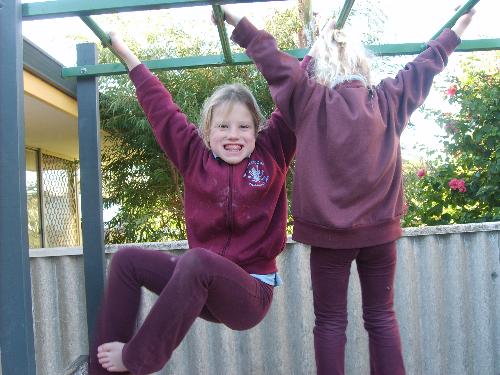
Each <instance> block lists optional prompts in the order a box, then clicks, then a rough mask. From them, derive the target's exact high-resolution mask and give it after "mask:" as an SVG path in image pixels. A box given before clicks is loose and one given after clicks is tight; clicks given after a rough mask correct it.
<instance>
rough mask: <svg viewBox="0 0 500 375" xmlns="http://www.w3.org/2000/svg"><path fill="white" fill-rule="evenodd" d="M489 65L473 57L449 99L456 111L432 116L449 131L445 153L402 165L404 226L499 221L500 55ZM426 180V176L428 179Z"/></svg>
mask: <svg viewBox="0 0 500 375" xmlns="http://www.w3.org/2000/svg"><path fill="white" fill-rule="evenodd" d="M494 54H495V56H494V57H493V59H492V61H493V62H492V63H491V64H490V65H488V66H485V64H484V60H483V62H482V63H481V64H477V66H476V64H475V63H476V62H477V61H478V60H479V59H474V57H473V58H470V59H469V60H468V62H467V63H466V64H465V65H464V72H465V76H464V77H463V78H460V79H458V78H455V79H454V82H453V84H452V85H451V86H450V88H449V89H448V90H447V92H446V93H447V100H448V101H449V102H450V103H452V104H454V105H457V106H458V107H459V110H458V112H456V113H454V114H452V113H442V112H434V113H433V114H434V115H435V116H436V117H435V118H436V121H437V122H438V124H439V125H440V126H441V127H442V128H443V129H444V130H445V131H446V135H445V136H443V139H442V144H443V146H444V150H445V152H444V155H441V156H437V157H436V156H435V153H434V151H429V152H428V154H429V155H434V156H435V157H434V158H432V162H425V161H420V162H418V163H416V164H411V163H406V164H405V165H404V175H405V199H406V204H407V207H408V213H407V215H406V216H405V217H404V218H403V225H404V226H419V225H438V224H453V223H467V222H482V221H496V220H500V198H499V197H500V192H499V187H500V158H499V153H500V63H499V61H500V59H499V58H500V53H499V52H495V53H494ZM424 177H425V178H424Z"/></svg>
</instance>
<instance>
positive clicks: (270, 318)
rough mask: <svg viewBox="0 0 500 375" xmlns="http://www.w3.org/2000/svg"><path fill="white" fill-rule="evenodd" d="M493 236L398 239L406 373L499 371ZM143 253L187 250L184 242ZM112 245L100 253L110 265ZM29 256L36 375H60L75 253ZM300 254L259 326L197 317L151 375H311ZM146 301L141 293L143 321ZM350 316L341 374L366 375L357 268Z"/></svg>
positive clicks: (423, 234)
mask: <svg viewBox="0 0 500 375" xmlns="http://www.w3.org/2000/svg"><path fill="white" fill-rule="evenodd" d="M499 231H500V223H499V222H497V223H482V224H466V225H453V226H439V227H428V228H413V229H407V230H405V234H404V236H403V237H402V238H401V239H400V240H399V241H398V243H397V248H398V266H397V267H398V268H397V274H396V290H395V292H396V311H397V315H398V319H399V322H400V330H401V337H402V341H403V349H404V358H405V364H406V368H407V373H408V374H409V375H412V374H413V375H421V374H423V375H440V374H447V375H451V374H453V375H483V374H484V375H488V374H491V375H496V374H499V373H500V353H499V348H500V288H499V285H498V284H499V278H498V275H499V274H500V269H499V260H500V251H499ZM141 246H146V247H151V248H159V249H161V251H170V252H173V253H175V254H181V253H182V252H183V251H185V249H186V243H185V242H173V243H164V244H142V245H141ZM117 248H118V247H117V246H113V247H110V248H108V251H109V253H108V255H107V258H108V260H109V258H110V257H111V255H112V253H113V252H115V251H116V250H117ZM30 257H31V275H32V276H31V280H32V293H33V301H34V303H33V308H34V321H35V338H36V342H35V347H36V361H37V374H38V375H54V374H61V373H62V369H63V368H65V367H66V366H68V365H69V364H70V363H71V362H72V361H73V360H74V359H76V358H77V357H78V356H79V355H80V354H83V353H86V351H87V349H86V347H87V338H86V316H85V298H84V285H83V283H84V277H83V269H82V268H83V257H82V254H81V249H79V248H63V249H38V250H31V252H30ZM308 257H309V247H307V246H304V245H301V244H298V243H295V242H288V244H287V248H286V250H285V251H284V252H283V254H282V255H281V256H280V257H279V259H278V265H279V269H280V274H281V276H282V277H283V279H284V282H285V284H284V285H283V286H281V287H279V288H277V289H276V291H275V298H274V301H273V305H272V307H271V309H270V311H269V313H268V315H267V317H266V318H265V319H264V321H263V322H262V323H261V324H260V325H258V326H257V327H255V328H253V329H252V330H249V331H246V332H234V331H231V330H230V329H228V328H225V327H223V326H220V325H216V324H213V323H207V322H204V321H202V320H199V321H197V322H195V324H194V326H193V328H192V329H191V331H190V332H189V334H188V335H187V337H186V339H185V340H184V342H183V343H182V344H181V345H180V347H179V348H178V349H177V350H176V351H175V353H174V355H173V357H172V359H171V361H170V362H169V363H168V364H167V366H166V368H165V369H164V370H162V372H160V373H158V374H167V373H168V374H176V375H195V374H202V375H224V374H243V375H244V374H255V375H266V374H276V375H279V374H283V375H290V374H296V375H306V374H311V375H312V374H315V364H314V350H313V339H312V327H313V324H314V316H313V312H312V293H311V285H310V277H309V258H308ZM154 298H155V297H154V296H153V295H152V294H150V293H149V292H145V294H144V304H143V306H142V310H141V316H142V317H143V316H144V315H145V314H146V313H147V311H148V309H149V308H150V307H151V305H152V303H153V302H154ZM348 309H349V327H348V343H347V349H346V374H349V375H358V374H359V375H365V374H368V373H369V364H368V358H369V357H368V343H367V336H366V333H365V331H364V329H363V325H362V318H361V316H362V312H361V301H360V287H359V282H358V280H357V272H356V267H353V268H352V276H351V283H350V289H349V306H348ZM0 372H1V371H0ZM9 375H10V374H9ZM14 375H15V374H14Z"/></svg>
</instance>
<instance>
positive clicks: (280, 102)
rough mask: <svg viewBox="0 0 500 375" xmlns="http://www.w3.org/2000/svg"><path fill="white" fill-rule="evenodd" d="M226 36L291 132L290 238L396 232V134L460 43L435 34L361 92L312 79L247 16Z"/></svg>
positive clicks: (330, 242)
mask: <svg viewBox="0 0 500 375" xmlns="http://www.w3.org/2000/svg"><path fill="white" fill-rule="evenodd" d="M232 39H233V40H234V41H235V42H237V43H238V44H239V45H241V46H242V47H244V48H246V52H247V54H248V55H249V56H250V57H251V58H252V59H253V60H254V62H255V64H256V65H257V68H258V69H259V70H260V71H261V72H262V74H263V75H264V77H265V78H266V80H267V81H268V83H269V87H270V90H271V95H272V97H273V99H274V102H275V103H276V105H277V106H278V108H279V109H280V110H281V113H282V115H283V117H284V119H285V123H286V124H288V125H289V126H290V128H291V129H292V130H293V131H294V132H295V133H296V135H297V155H296V170H295V177H294V185H293V195H292V199H293V202H292V214H293V217H294V233H293V238H294V239H295V240H297V241H300V242H304V243H306V244H310V245H314V246H319V247H327V248H358V247H366V246H374V245H377V244H382V243H386V242H390V241H394V240H395V239H397V238H398V237H400V235H401V228H400V217H401V215H402V214H403V188H402V172H401V151H400V145H399V139H400V135H401V132H402V131H403V129H404V127H405V126H406V124H407V123H408V120H409V117H410V115H411V113H412V112H413V111H414V110H415V109H416V108H417V107H418V106H420V105H421V104H422V103H423V101H424V99H425V98H426V96H427V95H428V93H429V90H430V88H431V85H432V80H433V78H434V76H435V75H436V74H438V73H439V72H441V71H442V70H443V69H444V67H445V65H446V63H447V60H448V55H449V54H450V53H451V52H452V51H453V50H454V49H455V48H456V46H457V45H458V44H459V43H460V40H459V38H458V37H457V35H456V34H455V33H454V32H453V31H452V30H449V29H446V30H444V31H443V33H442V34H441V35H440V36H439V37H438V38H437V39H436V40H433V41H430V42H429V43H428V47H427V49H426V50H425V51H424V52H422V53H421V54H420V55H418V56H417V57H416V58H415V59H414V60H413V61H412V62H410V63H408V64H407V65H406V66H405V68H404V69H402V70H401V71H399V73H398V74H397V76H396V78H387V79H384V80H382V81H381V82H380V83H379V84H378V86H376V87H374V88H373V90H372V92H371V93H369V90H368V88H367V87H365V86H364V85H363V84H362V83H361V82H360V81H349V82H346V83H344V84H340V85H338V86H336V87H334V88H328V87H325V86H323V85H320V84H318V83H317V82H316V81H315V80H314V79H311V78H309V77H308V75H307V74H306V73H304V71H303V70H302V69H300V67H299V62H298V61H297V59H295V58H294V57H292V56H290V55H287V54H286V53H283V52H280V51H279V50H278V49H277V46H276V42H275V40H274V38H273V37H272V36H271V35H269V34H268V33H267V32H265V31H258V30H257V29H256V28H255V27H254V26H253V25H252V24H251V23H250V22H249V21H248V20H247V19H243V20H241V22H240V23H239V24H238V25H237V27H236V28H235V30H234V32H233V35H232ZM306 59H310V57H308V56H306Z"/></svg>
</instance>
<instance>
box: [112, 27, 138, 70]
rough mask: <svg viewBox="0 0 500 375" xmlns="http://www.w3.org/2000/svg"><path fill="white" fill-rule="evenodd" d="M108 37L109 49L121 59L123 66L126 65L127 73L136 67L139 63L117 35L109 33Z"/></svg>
mask: <svg viewBox="0 0 500 375" xmlns="http://www.w3.org/2000/svg"><path fill="white" fill-rule="evenodd" d="M108 35H109V37H110V38H111V48H112V49H113V51H115V52H116V54H117V55H118V56H120V57H121V58H122V59H123V61H124V62H125V64H127V68H128V70H129V71H131V70H132V69H134V68H135V67H136V66H137V65H140V63H141V62H140V61H139V59H138V58H137V56H136V55H135V54H134V53H133V52H132V51H131V50H130V49H129V48H128V46H127V45H126V44H125V42H124V41H123V40H122V38H121V37H120V36H119V35H118V34H117V33H115V32H114V31H111V32H110V33H109V34H108Z"/></svg>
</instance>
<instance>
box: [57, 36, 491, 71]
mask: <svg viewBox="0 0 500 375" xmlns="http://www.w3.org/2000/svg"><path fill="white" fill-rule="evenodd" d="M367 48H368V49H369V50H371V51H372V52H373V53H374V54H375V55H377V56H396V55H416V54H418V53H420V52H421V51H422V49H423V48H425V43H404V44H380V45H372V46H367ZM491 50H500V39H499V38H497V39H477V40H464V41H462V43H461V44H460V45H459V46H458V48H457V49H456V51H457V52H472V51H491ZM307 51H308V49H307V48H302V49H295V50H290V51H286V52H287V53H289V54H291V55H292V56H295V57H296V58H298V59H302V58H303V57H304V56H305V54H306V53H307ZM232 58H233V62H232V63H231V64H230V63H227V61H226V60H225V57H224V55H211V56H195V57H180V58H174V59H162V60H150V61H145V62H144V64H145V65H146V66H147V67H148V68H149V69H151V70H178V69H194V68H205V67H214V66H225V65H242V64H251V63H252V61H251V60H250V58H249V57H248V56H247V55H246V54H244V53H235V54H233V55H232ZM124 73H127V70H126V69H125V67H124V66H123V65H121V64H99V65H88V66H87V65H85V66H75V67H70V68H63V69H62V76H63V77H92V76H106V75H116V74H124Z"/></svg>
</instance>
